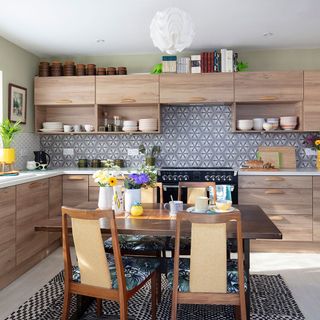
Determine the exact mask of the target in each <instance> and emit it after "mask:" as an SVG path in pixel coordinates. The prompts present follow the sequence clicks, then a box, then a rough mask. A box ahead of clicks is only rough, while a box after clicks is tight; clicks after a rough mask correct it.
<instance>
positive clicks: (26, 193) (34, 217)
mask: <svg viewBox="0 0 320 320" xmlns="http://www.w3.org/2000/svg"><path fill="white" fill-rule="evenodd" d="M48 192H49V189H48V179H43V180H38V181H35V182H30V183H25V184H21V185H18V186H17V213H16V216H17V220H16V224H17V229H16V230H17V231H16V232H17V234H16V251H17V264H20V263H23V262H24V261H25V260H27V259H28V258H30V257H32V256H33V255H35V254H36V253H38V252H40V251H42V250H46V248H47V246H48V233H47V232H37V231H34V225H35V223H36V222H37V221H39V220H43V219H47V218H48Z"/></svg>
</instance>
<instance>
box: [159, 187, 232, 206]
mask: <svg viewBox="0 0 320 320" xmlns="http://www.w3.org/2000/svg"><path fill="white" fill-rule="evenodd" d="M171 196H172V198H173V200H177V199H178V185H172V184H163V202H164V203H167V202H169V201H171ZM231 198H232V202H233V203H234V204H238V186H236V185H232V188H231ZM187 199H188V192H187V188H185V187H183V188H182V190H181V200H182V201H183V203H187Z"/></svg>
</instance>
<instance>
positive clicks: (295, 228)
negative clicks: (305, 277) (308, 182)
mask: <svg viewBox="0 0 320 320" xmlns="http://www.w3.org/2000/svg"><path fill="white" fill-rule="evenodd" d="M239 204H252V205H258V206H260V207H261V209H262V210H263V211H264V212H265V213H266V214H267V215H268V216H269V218H270V219H271V220H272V221H273V222H274V224H275V225H276V226H277V227H278V228H279V230H280V231H281V232H282V236H283V240H284V241H285V240H287V241H288V240H290V241H312V189H239Z"/></svg>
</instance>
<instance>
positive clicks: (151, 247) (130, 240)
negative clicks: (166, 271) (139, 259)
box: [104, 234, 166, 252]
mask: <svg viewBox="0 0 320 320" xmlns="http://www.w3.org/2000/svg"><path fill="white" fill-rule="evenodd" d="M119 245H120V250H123V251H134V252H145V251H148V252H153V251H162V250H164V249H165V246H166V238H165V237H164V238H161V237H152V236H145V235H123V234H121V235H119ZM104 248H105V250H106V251H107V252H111V251H112V238H109V239H107V240H106V241H105V242H104Z"/></svg>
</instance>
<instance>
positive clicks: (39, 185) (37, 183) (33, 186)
mask: <svg viewBox="0 0 320 320" xmlns="http://www.w3.org/2000/svg"><path fill="white" fill-rule="evenodd" d="M41 185H42V183H41V182H38V181H36V182H31V183H30V184H29V189H35V188H38V187H41Z"/></svg>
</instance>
